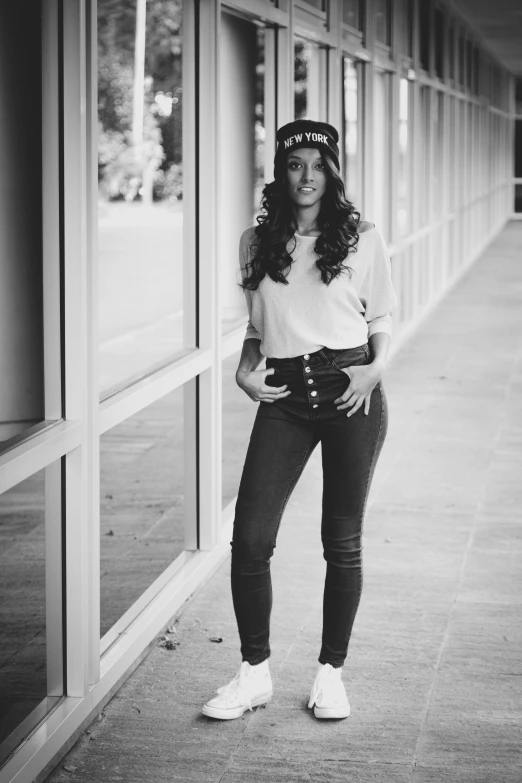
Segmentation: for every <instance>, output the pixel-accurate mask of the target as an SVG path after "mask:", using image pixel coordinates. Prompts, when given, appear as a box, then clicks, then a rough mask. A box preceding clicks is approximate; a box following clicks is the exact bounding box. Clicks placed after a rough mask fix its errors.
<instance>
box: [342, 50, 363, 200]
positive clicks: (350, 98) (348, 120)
mask: <svg viewBox="0 0 522 783" xmlns="http://www.w3.org/2000/svg"><path fill="white" fill-rule="evenodd" d="M360 155H361V153H360V151H359V111H358V94H357V68H356V66H355V63H354V62H353V60H350V58H349V57H345V58H344V160H345V178H344V181H345V185H346V195H347V196H348V198H349V199H350V201H352V202H353V203H355V204H360V202H361V192H360V182H359V159H360Z"/></svg>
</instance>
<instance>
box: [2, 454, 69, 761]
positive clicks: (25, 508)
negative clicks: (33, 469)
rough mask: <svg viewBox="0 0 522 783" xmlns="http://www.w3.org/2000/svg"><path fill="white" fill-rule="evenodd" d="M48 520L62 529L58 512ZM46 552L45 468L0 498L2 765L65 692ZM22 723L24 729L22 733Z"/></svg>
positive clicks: (59, 622) (59, 560)
mask: <svg viewBox="0 0 522 783" xmlns="http://www.w3.org/2000/svg"><path fill="white" fill-rule="evenodd" d="M54 467H56V466H53V468H54ZM58 491H59V487H58ZM47 521H48V523H49V524H50V525H51V524H54V525H55V528H57V529H58V530H59V529H60V526H61V519H60V514H59V513H58V514H57V516H56V518H54V519H51V518H50V516H49V517H48V520H47ZM57 549H58V551H57V562H58V563H61V557H60V554H59V551H60V550H59V547H58V548H57ZM45 551H46V513H45V470H41V471H39V472H38V473H35V474H34V475H33V476H31V477H30V478H28V479H26V480H25V481H22V482H20V483H19V484H17V485H16V486H15V487H12V488H11V489H9V490H8V491H7V492H4V493H3V494H2V495H0V628H1V629H2V644H1V645H0V693H1V695H2V696H1V699H0V763H1V762H2V761H4V760H5V758H6V757H7V756H8V755H9V754H10V753H11V752H12V751H13V750H14V749H15V748H16V747H17V745H18V744H19V743H20V742H21V741H22V740H23V739H24V738H25V736H26V735H27V734H28V733H29V732H30V731H31V730H32V729H33V728H34V727H35V725H36V724H37V723H38V722H39V721H40V720H42V719H43V718H44V717H45V715H46V713H47V712H48V711H49V710H50V709H51V708H52V707H53V706H54V705H55V704H56V702H57V701H58V700H59V698H60V696H61V695H62V693H63V688H62V677H61V649H62V647H61V639H60V635H61V614H60V610H58V612H59V615H58V623H57V629H56V636H55V639H56V640H57V645H56V646H55V649H54V650H50V649H48V641H47V631H48V627H47V625H48V621H47V618H46V598H47V596H46V563H45ZM48 567H52V566H51V564H49V566H48ZM60 593H61V589H60V588H59V589H58V590H57V594H58V595H59V594H60ZM49 658H52V660H48V659H49ZM53 672H54V673H53ZM22 721H24V722H25V725H24V731H23V732H22V731H20V730H19V729H18V731H17V728H18V727H19V725H20V724H21V723H22Z"/></svg>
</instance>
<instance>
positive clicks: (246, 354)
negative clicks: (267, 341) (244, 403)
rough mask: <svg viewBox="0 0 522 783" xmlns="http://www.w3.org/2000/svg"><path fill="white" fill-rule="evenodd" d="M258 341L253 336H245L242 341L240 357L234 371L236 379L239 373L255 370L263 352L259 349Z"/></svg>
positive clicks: (261, 359)
mask: <svg viewBox="0 0 522 783" xmlns="http://www.w3.org/2000/svg"><path fill="white" fill-rule="evenodd" d="M259 346H260V341H259V340H257V339H256V338H255V337H249V338H247V339H246V340H245V341H244V343H243V350H242V351H241V358H240V359H239V366H238V368H237V372H236V379H237V376H238V374H239V373H245V372H253V371H254V370H257V368H258V367H259V365H260V364H261V362H262V361H263V354H262V353H261V351H260V350H259Z"/></svg>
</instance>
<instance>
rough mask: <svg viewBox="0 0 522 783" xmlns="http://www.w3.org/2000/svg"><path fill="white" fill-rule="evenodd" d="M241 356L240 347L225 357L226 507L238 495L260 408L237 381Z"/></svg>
mask: <svg viewBox="0 0 522 783" xmlns="http://www.w3.org/2000/svg"><path fill="white" fill-rule="evenodd" d="M240 356H241V351H238V352H237V353H236V354H234V355H233V356H230V357H229V358H228V359H225V360H224V361H223V450H222V453H223V461H222V474H223V475H222V481H223V484H222V487H223V508H225V506H226V505H228V503H230V501H231V500H233V499H234V498H235V496H236V495H237V492H238V489H239V482H240V480H241V473H242V470H243V465H244V462H245V457H246V452H247V448H248V442H249V440H250V433H251V432H252V427H253V424H254V419H255V416H256V412H257V408H258V405H257V404H256V403H255V402H253V401H252V400H251V399H250V397H249V396H248V395H247V394H245V392H244V391H242V389H240V388H239V386H238V385H237V383H236V378H235V376H236V370H237V366H238V364H239V357H240ZM261 367H264V364H263V365H261Z"/></svg>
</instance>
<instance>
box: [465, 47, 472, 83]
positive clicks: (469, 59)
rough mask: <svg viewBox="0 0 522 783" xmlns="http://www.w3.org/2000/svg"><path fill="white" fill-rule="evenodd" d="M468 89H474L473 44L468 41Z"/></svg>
mask: <svg viewBox="0 0 522 783" xmlns="http://www.w3.org/2000/svg"><path fill="white" fill-rule="evenodd" d="M466 87H467V88H468V90H471V89H472V87H473V44H472V43H471V41H469V40H468V41H466Z"/></svg>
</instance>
